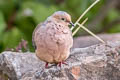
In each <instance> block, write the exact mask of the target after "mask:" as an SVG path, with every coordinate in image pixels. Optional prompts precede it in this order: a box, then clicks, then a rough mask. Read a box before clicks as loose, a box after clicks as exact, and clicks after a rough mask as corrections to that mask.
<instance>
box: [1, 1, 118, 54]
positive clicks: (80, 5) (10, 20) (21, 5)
mask: <svg viewBox="0 0 120 80" xmlns="http://www.w3.org/2000/svg"><path fill="white" fill-rule="evenodd" d="M118 1H119V0H118ZM93 2H94V0H0V52H1V51H3V50H5V49H6V48H15V47H16V46H17V45H18V43H19V42H20V41H21V39H22V38H23V39H25V40H27V41H28V43H29V47H30V50H31V51H33V47H32V41H31V40H32V32H33V30H34V28H35V27H36V25H37V24H39V23H40V22H43V21H44V20H45V19H46V18H47V17H48V16H50V15H51V14H52V13H54V12H55V11H58V10H63V11H66V12H68V13H69V14H70V15H71V16H72V20H73V22H75V21H76V20H77V18H78V17H79V16H80V15H81V14H82V13H83V11H85V9H86V8H87V7H88V6H89V5H90V4H92V3H93ZM105 2H106V0H101V1H100V2H99V3H98V4H97V5H96V6H95V7H94V8H92V9H91V10H90V11H89V12H88V13H87V15H86V16H85V17H84V18H86V17H88V18H89V20H88V22H87V24H89V23H90V22H91V20H93V19H94V18H95V16H97V14H99V13H98V12H99V11H100V9H101V7H102V6H103V5H104V4H105ZM119 5H120V4H119ZM119 10H120V9H118V8H116V7H114V8H112V9H110V11H109V12H108V14H107V16H106V17H105V18H104V19H103V21H102V22H101V23H100V24H99V25H96V26H97V27H99V31H102V32H103V31H104V27H105V26H106V25H107V24H108V23H110V22H112V21H114V20H116V19H118V18H120V11H119ZM100 14H102V12H100ZM84 18H83V19H84ZM86 26H87V25H86ZM113 26H114V27H111V28H110V29H109V30H105V31H104V32H107V33H115V32H120V24H116V25H113ZM105 29H106V28H105ZM80 33H81V32H80V31H79V33H78V34H77V35H76V36H79V34H80Z"/></svg>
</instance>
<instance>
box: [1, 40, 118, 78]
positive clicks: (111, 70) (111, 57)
mask: <svg viewBox="0 0 120 80" xmlns="http://www.w3.org/2000/svg"><path fill="white" fill-rule="evenodd" d="M66 63H67V65H62V67H61V68H60V67H56V66H53V65H52V64H49V68H48V69H46V68H45V67H44V65H45V63H44V62H42V61H40V60H39V59H38V58H37V57H36V56H35V54H34V53H31V52H26V53H20V52H11V51H5V52H2V53H1V54H0V72H1V74H0V75H6V76H7V77H8V79H10V80H119V79H120V41H114V42H107V43H106V44H96V45H93V46H90V47H86V48H75V49H73V50H72V51H71V55H70V57H69V58H68V59H67V60H66ZM4 80H5V79H4Z"/></svg>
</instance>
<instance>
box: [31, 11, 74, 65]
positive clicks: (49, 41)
mask: <svg viewBox="0 0 120 80" xmlns="http://www.w3.org/2000/svg"><path fill="white" fill-rule="evenodd" d="M70 23H71V16H70V15H69V14H68V13H66V12H64V11H57V12H55V13H54V14H53V15H52V16H50V17H48V18H47V20H46V21H45V22H43V23H41V24H39V25H38V26H37V27H36V28H35V30H34V32H33V37H32V41H33V44H34V46H36V49H35V53H36V56H37V57H38V58H39V59H40V60H43V61H45V62H47V63H61V62H63V61H65V60H66V59H67V58H68V57H69V54H70V48H71V47H72V45H73V38H72V34H71V31H70V29H69V27H68V25H69V24H70ZM46 67H47V65H46Z"/></svg>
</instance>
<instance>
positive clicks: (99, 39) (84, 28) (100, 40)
mask: <svg viewBox="0 0 120 80" xmlns="http://www.w3.org/2000/svg"><path fill="white" fill-rule="evenodd" d="M77 24H78V25H79V26H80V27H81V28H83V29H84V30H85V31H87V32H88V33H90V34H91V35H92V36H94V37H95V38H96V39H98V40H99V41H101V42H102V43H105V42H104V41H103V40H102V39H101V38H100V37H98V36H97V35H95V34H94V33H92V32H91V31H90V30H88V29H87V28H86V27H84V26H83V25H81V24H79V23H77Z"/></svg>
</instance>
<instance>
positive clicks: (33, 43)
mask: <svg viewBox="0 0 120 80" xmlns="http://www.w3.org/2000/svg"><path fill="white" fill-rule="evenodd" d="M41 25H42V23H40V24H38V25H37V27H36V28H35V29H34V31H33V34H32V45H33V47H34V49H36V44H35V41H34V37H35V32H36V31H37V30H38V28H39V27H40V26H41Z"/></svg>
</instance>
